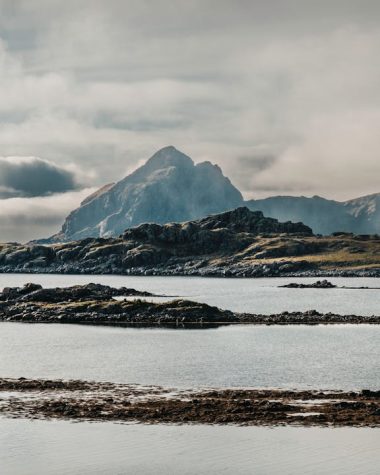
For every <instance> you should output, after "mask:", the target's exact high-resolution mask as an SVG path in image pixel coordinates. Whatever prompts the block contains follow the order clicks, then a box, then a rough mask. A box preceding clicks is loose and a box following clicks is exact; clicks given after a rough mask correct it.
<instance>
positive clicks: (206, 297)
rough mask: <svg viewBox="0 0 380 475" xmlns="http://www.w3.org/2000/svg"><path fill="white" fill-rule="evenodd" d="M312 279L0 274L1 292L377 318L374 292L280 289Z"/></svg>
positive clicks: (348, 282)
mask: <svg viewBox="0 0 380 475" xmlns="http://www.w3.org/2000/svg"><path fill="white" fill-rule="evenodd" d="M316 280H317V279H315V278H312V279H287V278H285V279H284V278H273V279H221V278H219V279H217V278H215V279H214V278H201V277H126V276H114V275H109V276H99V275H41V274H39V275H33V274H0V288H2V287H6V286H17V285H23V284H25V283H26V282H35V283H39V284H41V285H43V286H44V287H61V286H62V287H64V286H69V285H74V284H85V283H88V282H99V283H102V284H108V285H111V286H114V287H121V286H125V287H133V288H136V289H138V290H148V291H150V292H153V293H157V294H165V295H175V296H180V297H186V298H191V299H194V300H197V301H199V302H205V303H208V304H210V305H217V306H218V307H221V308H224V309H230V310H234V311H238V312H251V313H274V312H282V311H284V310H288V311H291V310H310V309H316V310H319V311H325V312H337V313H342V314H350V313H356V314H358V315H373V314H375V315H380V289H379V290H347V289H328V290H321V289H281V288H279V287H278V286H279V285H284V284H286V283H289V282H315V281H316ZM329 280H330V281H331V282H333V283H335V284H337V285H340V286H348V287H351V286H358V287H359V286H367V287H380V279H376V278H370V279H367V278H362V279H358V278H350V279H346V278H334V279H333V278H331V279H329Z"/></svg>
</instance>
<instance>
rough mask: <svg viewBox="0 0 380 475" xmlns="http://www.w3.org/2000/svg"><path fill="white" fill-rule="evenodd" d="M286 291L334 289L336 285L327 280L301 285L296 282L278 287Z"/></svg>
mask: <svg viewBox="0 0 380 475" xmlns="http://www.w3.org/2000/svg"><path fill="white" fill-rule="evenodd" d="M280 287H284V288H286V289H336V287H337V286H336V285H334V284H332V283H331V282H329V281H328V280H317V282H313V283H312V284H302V283H298V282H291V283H290V284H285V285H280Z"/></svg>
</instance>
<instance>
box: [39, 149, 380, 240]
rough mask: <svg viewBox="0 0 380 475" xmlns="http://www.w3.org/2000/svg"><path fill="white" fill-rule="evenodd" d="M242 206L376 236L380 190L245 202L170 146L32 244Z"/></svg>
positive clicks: (208, 168)
mask: <svg viewBox="0 0 380 475" xmlns="http://www.w3.org/2000/svg"><path fill="white" fill-rule="evenodd" d="M243 205H245V206H247V207H248V208H249V209H250V210H252V211H262V212H263V213H264V214H265V216H268V217H271V218H275V219H277V220H279V221H293V222H302V223H304V224H306V225H307V226H309V227H311V228H312V230H313V232H314V233H316V234H323V235H329V234H331V233H334V232H353V233H356V234H377V233H379V234H380V194H374V195H369V196H364V197H361V198H357V199H353V200H349V201H345V202H340V201H335V200H328V199H325V198H321V197H320V196H313V197H311V198H307V197H304V196H273V197H270V198H265V199H259V200H249V201H244V200H243V197H242V195H241V193H240V191H239V190H238V189H237V188H235V187H234V186H233V185H232V183H231V182H230V180H229V179H228V178H226V177H225V176H224V175H223V173H222V171H221V169H220V168H219V167H218V166H217V165H212V164H211V163H210V162H203V163H198V164H194V162H193V161H192V159H191V158H190V157H188V156H187V155H185V154H184V153H182V152H180V151H179V150H177V149H176V148H174V147H173V146H169V147H165V148H163V149H161V150H159V151H158V152H156V153H155V154H154V155H153V156H152V157H151V158H150V159H149V160H148V161H147V162H146V163H145V164H144V165H143V166H141V167H140V168H138V169H137V170H136V171H135V172H133V173H131V174H130V175H128V176H127V177H125V178H123V179H122V180H120V181H119V182H117V183H111V184H108V185H105V186H103V187H102V188H100V189H99V190H98V191H96V192H95V193H93V194H92V195H90V196H88V197H87V198H86V199H85V200H84V201H83V202H82V203H81V205H80V206H79V208H77V209H75V210H74V211H72V212H71V213H70V214H69V216H68V217H67V218H66V220H65V222H64V224H63V226H62V229H61V231H60V232H59V233H57V234H55V235H54V236H52V237H51V238H48V239H40V240H38V241H36V243H39V244H43V243H53V242H67V241H73V240H78V239H83V238H87V237H115V236H118V235H120V234H122V233H123V232H124V230H125V229H128V228H131V227H133V226H137V225H139V224H142V223H158V224H164V223H170V222H184V221H189V220H194V219H198V218H203V217H205V216H208V215H211V214H217V213H221V212H223V211H228V210H231V209H234V208H237V207H239V206H243Z"/></svg>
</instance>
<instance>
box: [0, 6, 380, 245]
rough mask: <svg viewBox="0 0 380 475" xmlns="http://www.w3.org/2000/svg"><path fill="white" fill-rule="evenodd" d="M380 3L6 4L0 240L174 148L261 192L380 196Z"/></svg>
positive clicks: (1, 50) (1, 42) (42, 227)
mask: <svg viewBox="0 0 380 475" xmlns="http://www.w3.org/2000/svg"><path fill="white" fill-rule="evenodd" d="M379 20H380V2H379V1H378V0H373V1H371V0H357V1H353V0H341V1H340V0H329V1H324V0H318V1H315V0H310V1H309V0H299V1H297V0H265V1H264V0H229V1H226V0H175V1H173V0H171V1H166V0H136V1H135V0H99V1H97V0H75V1H74V0H65V1H62V0H25V1H24V0H0V199H1V201H0V240H18V241H22V240H25V239H29V238H34V237H42V236H46V235H47V234H51V233H52V232H54V231H56V230H57V229H58V228H59V227H60V224H61V221H62V219H63V217H64V216H65V215H66V214H67V213H68V212H69V211H70V210H71V209H72V208H73V207H75V206H76V205H77V204H78V203H79V202H80V200H81V199H82V198H83V197H84V196H85V195H86V193H88V192H90V191H91V189H92V188H94V187H97V186H100V185H102V184H105V183H107V182H112V181H115V180H118V179H120V178H121V177H122V176H123V175H125V174H126V173H128V172H129V171H131V170H133V169H134V168H136V166H137V165H139V164H141V163H142V161H143V160H145V159H146V158H148V157H149V156H151V155H152V154H153V153H154V151H156V150H157V149H159V148H161V147H163V146H165V145H169V144H172V145H175V146H176V147H177V148H179V149H180V150H182V151H183V152H185V153H187V154H188V155H190V156H191V157H192V158H193V159H194V160H195V161H197V162H199V161H203V160H210V161H212V162H214V163H218V164H219V165H220V166H221V167H222V169H223V171H224V173H225V174H226V175H228V176H229V177H230V178H231V180H232V182H233V183H234V184H235V185H236V186H237V187H238V188H239V189H240V190H241V191H242V192H243V194H244V195H245V196H246V197H263V196H269V195H274V194H292V195H296V194H303V195H307V196H312V195H314V194H319V195H323V196H326V197H329V198H336V199H346V198H353V197H356V196H360V195H363V194H369V193H373V192H380V184H379V183H378V181H379V180H378V177H379V174H380V154H379V151H380V133H379V130H380V60H379V51H380V21H379Z"/></svg>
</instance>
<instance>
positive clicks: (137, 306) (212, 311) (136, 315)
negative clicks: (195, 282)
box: [0, 283, 380, 328]
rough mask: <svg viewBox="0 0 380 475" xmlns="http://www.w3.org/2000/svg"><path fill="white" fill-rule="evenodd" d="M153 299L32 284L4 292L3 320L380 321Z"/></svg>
mask: <svg viewBox="0 0 380 475" xmlns="http://www.w3.org/2000/svg"><path fill="white" fill-rule="evenodd" d="M115 297H118V299H115ZM123 297H124V298H123ZM127 297H133V298H127ZM153 297H158V296H155V295H153V294H151V293H149V292H144V291H138V290H135V289H128V288H125V287H121V288H119V289H115V288H113V287H109V286H105V285H100V284H87V285H76V286H73V287H63V288H53V289H44V288H42V287H41V286H40V285H37V284H32V283H29V284H26V285H24V286H23V287H8V288H5V289H4V290H3V292H1V293H0V321H5V322H23V323H66V324H69V323H74V324H91V325H121V326H151V327H154V326H168V327H176V328H186V327H199V328H206V327H208V326H218V325H237V324H255V325H299V324H302V325H316V324H326V325H327V324H348V323H350V324H359V323H367V324H379V323H380V317H379V316H375V315H372V316H360V315H339V314H334V313H331V312H328V313H320V312H318V311H316V310H308V311H300V312H287V311H286V312H282V313H278V314H271V315H265V314H259V313H239V312H232V311H230V310H223V309H220V308H218V307H214V306H211V305H207V304H205V303H199V302H194V301H191V300H185V299H180V298H177V299H174V300H171V299H169V300H165V301H160V302H154V301H152V300H149V299H150V298H153Z"/></svg>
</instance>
